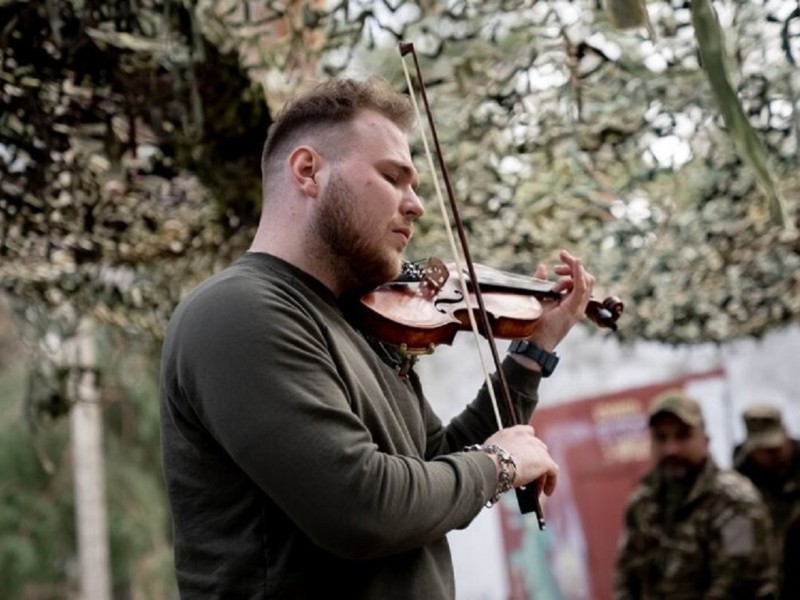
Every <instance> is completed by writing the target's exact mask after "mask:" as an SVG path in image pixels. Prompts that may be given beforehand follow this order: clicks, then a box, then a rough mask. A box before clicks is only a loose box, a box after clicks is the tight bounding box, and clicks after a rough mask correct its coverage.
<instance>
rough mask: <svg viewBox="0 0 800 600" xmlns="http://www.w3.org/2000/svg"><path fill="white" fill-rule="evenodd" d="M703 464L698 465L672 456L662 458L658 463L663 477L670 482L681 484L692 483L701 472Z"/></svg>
mask: <svg viewBox="0 0 800 600" xmlns="http://www.w3.org/2000/svg"><path fill="white" fill-rule="evenodd" d="M701 468H702V464H700V465H696V464H693V463H691V462H689V461H687V460H684V459H682V458H677V457H674V456H670V457H667V458H662V459H661V461H659V463H658V470H659V472H660V473H661V476H662V477H663V478H664V479H665V480H666V481H669V482H673V483H681V482H686V481H692V480H694V478H695V477H697V474H698V473H699V472H700V470H701Z"/></svg>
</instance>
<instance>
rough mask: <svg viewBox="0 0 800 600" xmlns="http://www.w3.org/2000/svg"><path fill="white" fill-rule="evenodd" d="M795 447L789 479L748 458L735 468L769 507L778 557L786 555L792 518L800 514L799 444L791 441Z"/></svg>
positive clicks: (787, 476)
mask: <svg viewBox="0 0 800 600" xmlns="http://www.w3.org/2000/svg"><path fill="white" fill-rule="evenodd" d="M792 447H793V458H792V464H791V467H790V468H789V473H788V474H787V475H786V477H775V476H773V475H771V474H770V473H769V472H766V471H764V470H763V469H760V468H759V467H758V465H756V464H755V463H754V462H753V461H752V460H750V459H749V458H746V457H745V458H744V459H743V460H741V461H740V462H739V464H738V465H737V467H736V470H737V471H739V472H740V473H741V474H742V475H744V476H745V477H747V478H748V479H750V481H752V482H753V484H754V485H755V486H756V488H757V489H758V491H759V492H760V493H761V497H762V498H763V499H764V502H766V504H767V507H769V512H770V516H771V517H772V526H773V532H774V533H775V548H776V551H777V552H778V556H780V555H781V554H782V553H783V538H784V536H785V535H786V529H787V528H788V527H789V517H791V516H792V514H794V512H795V511H798V510H800V442H798V441H797V440H792Z"/></svg>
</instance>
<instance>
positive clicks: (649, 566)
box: [614, 391, 777, 600]
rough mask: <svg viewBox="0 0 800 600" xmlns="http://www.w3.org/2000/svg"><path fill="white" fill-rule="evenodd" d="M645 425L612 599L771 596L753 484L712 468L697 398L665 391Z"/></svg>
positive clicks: (766, 524)
mask: <svg viewBox="0 0 800 600" xmlns="http://www.w3.org/2000/svg"><path fill="white" fill-rule="evenodd" d="M649 426H650V439H651V444H652V456H653V468H652V469H651V470H650V471H649V472H648V473H647V474H646V475H645V477H644V478H643V479H642V481H641V483H640V485H639V486H638V487H637V488H636V490H635V491H634V492H633V494H632V496H631V499H630V501H629V504H628V508H627V512H626V515H625V526H624V529H623V536H622V539H621V544H620V553H619V556H618V559H617V565H616V570H615V574H614V598H615V599H616V600H628V599H642V600H648V599H659V600H688V599H692V600H694V599H699V598H703V599H706V600H709V599H712V598H715V599H720V600H722V599H725V600H728V599H736V600H744V599H755V598H758V599H772V598H776V597H777V582H776V577H777V567H776V562H775V561H776V559H775V557H774V555H773V552H772V548H771V545H770V543H769V539H770V535H771V524H770V519H769V515H768V513H767V508H766V506H765V505H764V503H763V502H762V500H761V498H760V497H759V495H758V492H757V491H756V489H755V488H754V487H753V485H752V483H750V481H748V480H747V479H746V478H744V477H742V476H741V475H740V474H738V473H736V472H733V471H723V470H721V469H719V468H718V467H717V465H716V464H715V463H714V460H713V458H712V457H711V456H710V454H709V450H708V436H707V434H706V432H705V426H704V423H703V417H702V413H701V411H700V407H699V405H698V404H697V402H696V401H695V400H693V399H691V398H689V397H688V396H686V395H685V394H684V393H683V392H681V391H671V392H667V393H665V394H663V395H662V396H660V397H658V398H656V399H655V400H654V401H653V403H652V405H651V409H650V417H649Z"/></svg>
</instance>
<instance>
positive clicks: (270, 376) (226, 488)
mask: <svg viewBox="0 0 800 600" xmlns="http://www.w3.org/2000/svg"><path fill="white" fill-rule="evenodd" d="M414 119H415V115H414V113H413V106H412V105H411V103H410V101H409V99H408V98H407V97H406V96H404V95H402V94H399V93H397V92H395V91H394V90H392V89H391V88H390V87H389V86H388V85H387V84H386V83H384V82H381V81H378V80H369V81H366V82H361V81H355V80H348V79H342V80H336V81H332V82H329V83H327V84H323V85H321V86H319V87H317V88H316V89H314V90H313V91H311V92H310V93H308V94H306V95H304V96H302V97H299V98H298V99H296V100H295V101H293V102H291V103H290V104H289V105H288V106H287V107H286V108H285V109H284V110H283V112H282V113H281V114H280V115H279V117H278V118H277V120H276V121H275V123H274V124H273V126H272V128H271V130H270V133H269V136H268V138H267V141H266V143H265V146H264V152H263V158H262V172H263V207H262V216H261V220H260V224H259V227H258V229H257V232H256V234H255V237H254V239H253V242H252V246H251V247H250V250H249V251H248V252H247V253H246V254H245V255H243V256H241V257H240V258H239V259H237V260H236V261H235V262H234V263H233V264H232V265H230V266H229V267H228V268H226V269H224V270H223V271H221V272H220V273H218V274H216V275H215V276H213V277H211V278H210V279H209V280H208V281H206V282H205V283H203V284H201V285H200V286H199V287H198V288H197V289H196V290H194V291H193V292H192V293H191V294H189V295H188V296H187V297H186V298H185V299H184V300H183V301H182V302H181V304H180V305H179V307H178V308H177V309H176V311H175V314H174V315H173V317H172V319H171V321H170V323H169V326H168V328H167V332H166V338H165V342H164V348H163V356H162V383H161V395H162V401H161V413H162V429H163V458H164V467H165V476H166V480H167V487H168V494H169V500H170V504H171V509H172V517H173V523H174V543H175V561H176V571H177V579H178V584H179V588H180V591H181V596H182V597H183V598H216V597H235V598H240V597H241V598H245V597H246V598H272V597H276V598H277V597H287V598H314V597H318V596H322V595H323V594H325V595H332V596H336V597H346V598H453V597H454V596H455V590H454V587H455V584H454V576H453V568H452V563H451V558H450V552H449V549H448V544H447V540H446V534H447V533H448V532H449V531H452V530H453V529H458V528H463V527H465V526H467V525H468V524H469V523H470V521H471V520H472V519H474V518H475V516H476V515H477V514H478V513H479V512H480V511H481V509H482V508H484V506H486V505H487V504H493V503H494V502H496V501H497V499H498V497H499V495H500V494H501V493H503V492H505V491H507V490H509V489H511V488H512V487H519V486H525V485H528V484H531V485H535V486H536V487H537V489H539V490H541V491H542V492H543V493H545V494H548V495H549V494H551V493H552V492H553V490H554V489H555V485H556V477H557V472H558V467H557V465H556V464H555V462H554V461H553V459H552V458H551V457H550V455H549V454H548V451H547V447H546V445H545V444H544V443H543V442H542V441H541V440H540V439H538V438H537V437H536V435H535V432H534V430H533V428H532V427H531V426H529V425H516V426H512V427H506V428H503V429H501V430H499V431H497V427H496V426H495V425H494V416H493V410H492V407H491V402H490V398H489V394H488V393H487V390H486V389H485V386H484V388H483V389H481V390H480V391H479V392H478V394H477V396H476V397H475V399H474V400H473V401H472V402H471V403H470V404H469V405H468V406H467V407H466V408H465V410H464V411H463V412H462V413H461V414H460V415H458V416H457V417H455V418H454V419H453V420H452V421H451V422H450V423H449V424H448V425H444V424H443V423H442V422H441V421H440V419H439V418H438V417H437V416H436V414H434V412H433V410H432V408H431V406H430V405H429V404H428V402H427V400H426V399H425V397H424V396H423V393H422V390H421V387H420V383H419V380H418V378H417V376H416V374H415V373H414V371H413V370H412V371H411V372H410V373H409V374H408V376H407V377H399V376H398V374H397V372H396V370H395V369H394V367H393V363H392V361H391V360H388V359H387V358H386V357H385V356H384V355H385V354H386V352H385V350H386V348H385V347H382V348H379V349H380V350H381V351H376V348H378V346H379V345H376V344H375V343H374V341H373V340H369V339H367V337H366V336H365V335H364V334H363V333H362V332H360V331H358V330H357V329H356V328H355V327H354V326H353V325H352V324H351V322H349V321H348V318H347V317H346V312H345V311H343V310H342V307H341V305H340V304H341V303H340V300H341V299H342V298H344V297H346V296H347V294H348V293H349V292H352V291H353V290H359V289H369V288H371V287H374V286H378V285H380V284H383V283H385V282H387V281H390V280H392V279H393V278H395V277H396V276H397V275H398V273H399V271H400V268H401V263H402V260H403V255H404V251H405V249H406V246H407V245H408V243H409V241H410V239H411V237H412V234H413V230H414V224H415V222H416V221H417V219H419V218H420V217H421V216H422V215H423V213H424V207H423V205H422V202H421V201H420V199H419V197H418V196H417V194H416V192H415V187H416V185H417V172H416V170H415V168H414V166H413V163H412V159H411V153H410V149H409V144H408V140H407V133H408V130H409V128H410V126H411V125H412V123H413V121H414ZM560 258H561V263H560V264H559V265H557V266H556V267H554V272H555V273H556V275H558V276H559V278H558V280H557V281H556V283H555V284H554V289H555V290H556V291H560V292H562V293H563V298H562V300H561V301H560V302H558V303H554V306H553V307H552V308H551V309H550V310H547V311H546V312H545V314H543V315H542V317H541V319H540V321H539V323H538V325H537V327H536V330H535V333H534V334H533V335H532V336H531V338H530V340H529V341H530V342H531V343H532V344H535V346H537V347H538V348H540V349H542V350H544V351H547V352H552V350H553V349H554V348H555V347H556V345H557V344H558V343H559V342H560V341H561V340H562V339H563V338H564V337H565V336H566V334H567V333H568V332H569V331H570V329H571V328H572V327H573V325H574V324H575V323H576V322H577V321H578V320H580V319H581V317H582V316H583V315H584V312H585V309H586V306H587V302H588V301H589V298H590V295H591V291H592V287H593V285H594V277H593V276H592V275H591V274H589V273H588V272H587V271H586V270H585V269H584V267H583V265H582V263H581V261H580V259H578V258H576V257H574V256H572V255H570V254H569V253H567V252H562V253H561V255H560ZM536 275H537V277H541V278H544V277H546V276H547V273H546V270H545V269H544V268H543V267H539V269H537V273H536ZM502 369H503V373H504V375H505V379H506V381H507V382H508V386H509V388H510V390H511V396H512V400H513V403H514V406H515V410H516V411H517V412H518V415H517V417H518V418H517V420H516V422H520V423H528V422H529V419H530V415H531V413H532V412H533V410H534V408H535V406H536V404H537V401H538V396H537V388H538V385H539V381H540V378H541V376H542V373H541V367H540V365H539V364H538V363H537V362H536V361H535V360H533V359H531V358H529V357H528V356H526V355H523V354H514V355H509V356H508V357H506V358H505V359H504V360H503V363H502ZM493 382H495V383H496V377H495V378H493ZM468 447H469V450H467V448H468ZM476 450H477V451H476Z"/></svg>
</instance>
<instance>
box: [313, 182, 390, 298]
mask: <svg viewBox="0 0 800 600" xmlns="http://www.w3.org/2000/svg"><path fill="white" fill-rule="evenodd" d="M358 208H359V207H358V206H357V201H356V200H355V194H354V193H353V189H352V188H351V187H350V185H349V184H348V183H347V182H346V181H345V180H344V178H342V177H341V176H340V175H339V174H338V173H336V172H335V171H334V172H333V173H332V174H331V179H330V181H329V183H328V187H327V189H326V193H325V196H324V197H323V198H321V199H320V209H319V213H318V215H317V216H318V218H317V220H316V222H315V227H316V231H317V233H318V234H319V238H320V239H321V241H322V250H323V252H324V251H326V250H327V251H328V252H330V253H331V255H330V256H327V257H326V258H327V259H329V261H330V264H331V265H332V267H333V269H334V271H335V275H336V277H337V279H338V280H339V281H340V282H342V284H343V285H344V287H346V288H348V289H350V288H365V289H372V288H374V287H377V286H378V285H381V284H383V283H386V282H387V281H390V280H392V279H394V278H395V277H397V275H398V274H399V273H400V265H401V257H400V256H399V255H398V256H397V257H396V258H394V259H390V258H388V256H387V253H386V251H385V249H384V248H376V247H375V245H374V244H371V243H370V241H369V240H368V239H367V238H366V237H364V236H363V234H359V233H358V232H359V230H360V231H362V232H365V231H368V228H367V227H365V226H364V224H363V223H362V225H361V227H359V216H358Z"/></svg>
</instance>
